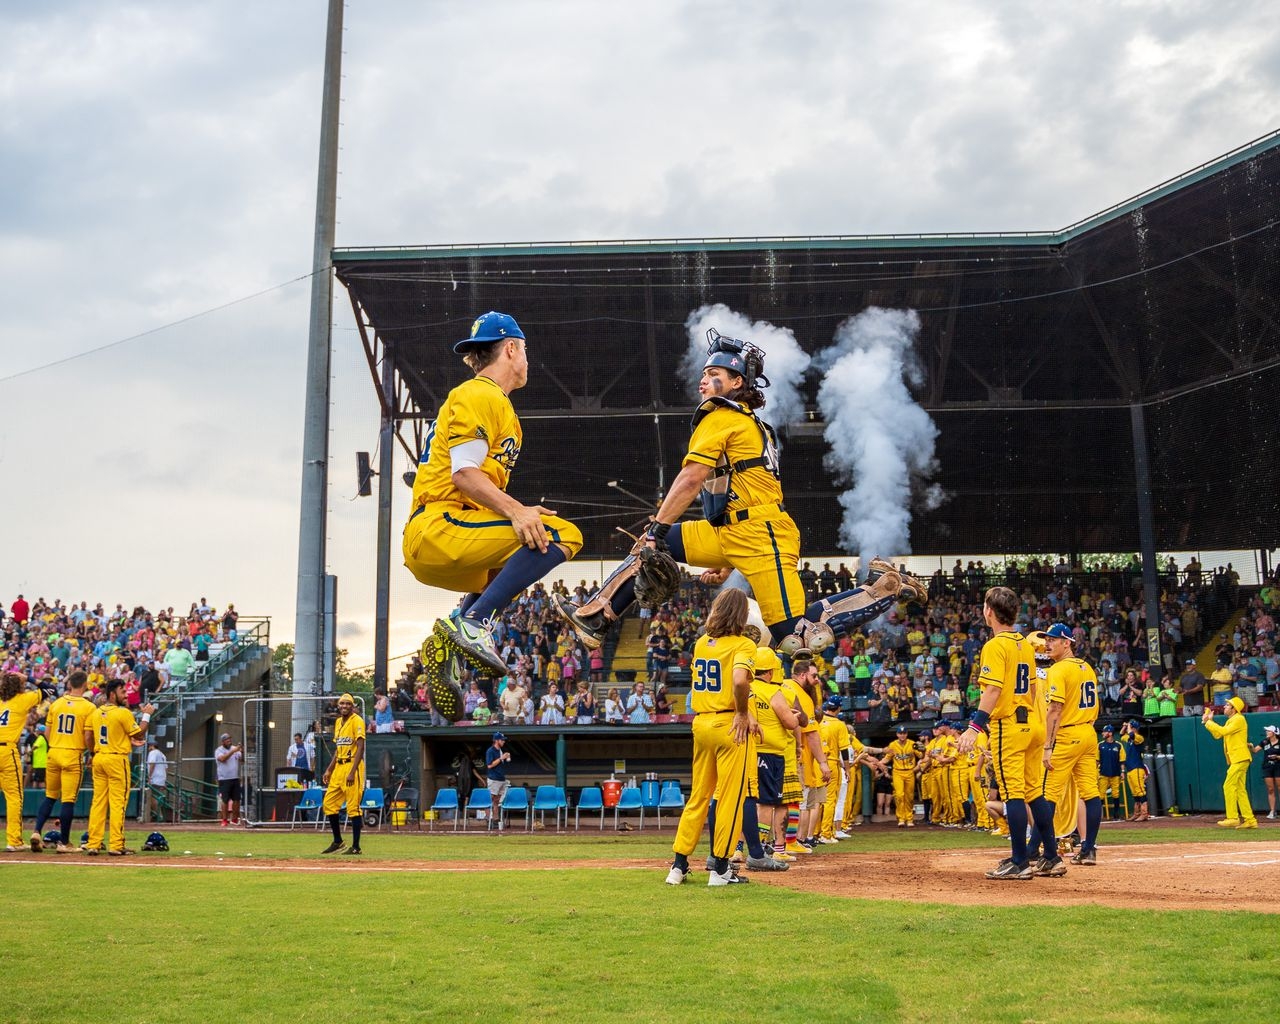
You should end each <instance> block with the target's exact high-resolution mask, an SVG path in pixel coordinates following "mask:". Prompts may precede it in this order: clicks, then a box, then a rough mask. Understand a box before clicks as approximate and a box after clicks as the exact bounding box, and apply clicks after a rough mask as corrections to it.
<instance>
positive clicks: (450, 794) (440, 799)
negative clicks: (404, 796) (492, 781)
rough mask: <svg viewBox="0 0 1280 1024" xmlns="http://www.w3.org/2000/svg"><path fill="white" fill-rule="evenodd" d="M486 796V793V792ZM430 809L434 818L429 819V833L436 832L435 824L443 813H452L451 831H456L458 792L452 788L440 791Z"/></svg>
mask: <svg viewBox="0 0 1280 1024" xmlns="http://www.w3.org/2000/svg"><path fill="white" fill-rule="evenodd" d="M485 795H486V796H487V795H488V793H487V792H486V794H485ZM431 809H432V810H433V811H435V817H434V818H432V819H431V827H430V829H429V831H431V832H434V831H435V830H436V822H437V821H438V820H440V815H441V813H442V812H443V811H453V830H454V831H455V832H457V831H458V818H459V814H458V791H457V790H456V789H454V788H453V787H452V786H449V787H446V788H445V789H441V790H439V791H438V792H437V793H436V798H435V800H434V801H433V802H432V804H431Z"/></svg>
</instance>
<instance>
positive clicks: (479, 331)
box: [453, 310, 524, 353]
mask: <svg viewBox="0 0 1280 1024" xmlns="http://www.w3.org/2000/svg"><path fill="white" fill-rule="evenodd" d="M523 337H524V331H522V330H520V325H519V324H518V323H516V321H515V317H511V316H508V315H507V314H506V313H499V312H498V311H497V310H490V311H489V312H488V313H482V314H480V316H478V317H476V318H475V320H474V321H473V322H472V324H471V336H470V337H469V338H463V339H462V340H461V341H460V342H458V343H457V344H456V345H454V346H453V350H454V351H455V352H459V353H461V352H466V351H467V349H469V348H473V347H474V346H476V345H488V344H489V343H490V342H493V341H506V339H508V338H523Z"/></svg>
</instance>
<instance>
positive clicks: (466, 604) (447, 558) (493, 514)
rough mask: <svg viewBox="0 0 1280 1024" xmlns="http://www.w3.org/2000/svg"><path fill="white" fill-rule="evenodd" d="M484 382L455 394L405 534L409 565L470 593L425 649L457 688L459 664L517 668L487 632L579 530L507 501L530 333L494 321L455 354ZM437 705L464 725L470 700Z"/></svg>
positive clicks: (480, 324) (435, 680) (519, 437)
mask: <svg viewBox="0 0 1280 1024" xmlns="http://www.w3.org/2000/svg"><path fill="white" fill-rule="evenodd" d="M453 350H454V351H455V352H457V353H460V354H461V355H462V357H463V361H464V362H465V363H466V364H467V367H468V368H469V369H470V370H471V371H472V372H473V373H474V374H475V376H474V377H472V378H471V379H470V380H468V381H465V382H464V383H462V384H459V385H458V386H457V387H456V388H454V389H453V390H452V391H450V392H449V395H448V397H446V398H445V400H444V404H443V405H442V406H441V407H440V411H439V412H438V413H437V415H436V419H435V421H434V422H433V423H432V425H431V428H430V430H429V431H428V435H427V444H426V449H425V450H424V451H423V453H422V458H421V460H420V461H419V463H418V470H417V475H416V476H415V478H414V483H413V511H412V512H410V514H409V521H408V523H407V524H406V525H405V529H404V561H405V565H406V566H407V567H408V569H409V571H410V572H412V573H413V575H414V576H415V577H416V578H417V579H418V580H419V581H420V582H422V583H425V584H427V586H431V587H442V588H443V589H445V590H453V591H457V592H460V593H463V594H465V596H464V597H463V599H462V603H461V607H460V614H458V615H457V616H456V617H453V618H445V619H440V620H439V621H437V622H436V624H435V627H434V629H433V631H432V635H431V636H429V637H428V638H427V639H426V640H425V641H424V642H423V645H422V664H423V668H424V669H425V671H426V673H427V677H428V680H429V682H430V683H432V684H434V685H436V686H438V685H439V683H440V680H441V679H442V678H448V680H449V683H450V684H451V688H453V689H456V680H455V679H454V678H453V675H454V660H455V657H461V658H463V659H465V660H466V661H468V662H470V663H471V664H472V665H474V666H476V667H477V668H480V669H482V670H484V671H486V672H489V673H492V674H494V675H495V676H499V677H500V676H502V675H503V674H505V673H506V671H507V666H506V664H505V663H504V662H503V660H502V658H501V657H500V656H499V654H498V651H497V648H496V647H495V646H494V642H493V637H492V633H491V630H490V628H489V626H488V625H487V623H488V622H489V621H490V620H492V619H493V618H494V617H496V616H497V614H498V613H499V612H501V611H502V610H503V609H504V608H506V607H507V605H508V604H510V603H511V601H512V599H513V598H515V596H516V595H517V594H519V593H520V591H522V590H524V589H525V588H526V587H528V586H529V585H530V584H532V583H535V582H537V581H538V580H540V579H542V577H544V576H545V575H546V574H547V573H549V572H550V571H551V570H552V569H554V568H555V567H556V566H558V565H560V564H561V563H562V562H564V561H566V560H567V559H571V558H573V556H574V555H576V554H577V553H578V551H579V549H580V548H581V547H582V534H581V532H580V531H579V530H578V528H577V527H576V526H574V525H573V524H572V523H570V522H567V521H566V520H564V519H561V518H559V517H558V516H557V515H556V514H555V513H554V512H553V511H551V510H550V509H546V508H543V507H542V506H541V505H524V504H522V503H521V502H519V501H517V500H516V499H515V498H513V497H511V495H509V494H508V493H507V486H508V484H509V483H510V480H511V473H512V471H513V470H514V469H515V466H516V460H517V459H518V458H519V457H520V447H521V444H522V442H523V438H524V434H523V431H522V430H521V427H520V420H519V419H518V418H517V416H516V412H515V409H514V408H513V407H512V405H511V398H510V397H509V396H510V395H511V392H513V391H515V390H517V389H519V388H522V387H524V386H525V384H526V383H527V382H528V379H529V356H528V351H527V349H526V341H525V336H524V332H523V331H521V330H520V326H519V325H518V324H517V323H516V322H515V320H514V319H513V318H511V317H509V316H507V315H506V314H505V313H498V312H489V313H485V314H484V315H483V316H481V317H479V318H477V319H476V321H475V322H474V323H473V324H472V325H471V334H470V336H469V337H466V338H463V339H462V341H460V342H458V343H457V344H456V345H454V346H453ZM455 697H456V699H455V700H454V701H453V702H452V703H450V702H448V701H444V700H441V701H437V702H436V704H437V707H440V706H441V705H447V706H448V707H450V708H452V709H454V710H455V711H456V712H457V715H458V716H459V717H460V716H461V714H462V694H461V693H460V692H458V693H456V694H455Z"/></svg>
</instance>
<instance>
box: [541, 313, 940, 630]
mask: <svg viewBox="0 0 1280 1024" xmlns="http://www.w3.org/2000/svg"><path fill="white" fill-rule="evenodd" d="M707 339H708V350H707V359H706V363H705V364H704V365H703V368H702V379H701V381H700V382H699V384H698V394H699V396H700V397H701V399H702V401H701V404H699V406H698V408H697V410H696V411H695V412H694V414H693V436H692V437H691V438H690V440H689V450H688V453H687V454H686V455H685V457H684V463H683V465H682V467H681V469H680V473H679V474H678V475H677V476H676V478H675V480H674V481H672V484H671V488H670V489H669V490H668V491H667V494H666V497H665V498H664V499H663V502H662V506H661V507H660V508H659V509H658V512H657V515H656V517H655V520H654V522H653V523H651V524H650V526H649V530H648V532H647V534H646V535H645V537H646V541H647V543H648V544H650V545H651V546H654V547H659V548H661V547H666V548H668V549H669V550H670V553H671V555H672V557H673V558H675V560H676V561H678V562H688V563H689V564H691V565H697V566H702V567H703V568H705V569H707V570H709V571H708V572H707V573H704V574H703V577H702V579H703V582H704V583H723V582H724V581H725V580H726V579H727V578H728V576H729V574H730V572H731V571H732V570H734V569H737V570H738V571H739V572H741V573H742V575H743V576H745V577H746V579H747V582H748V584H750V587H751V591H752V593H753V595H754V596H755V599H756V601H758V602H759V604H760V613H761V615H762V616H763V617H764V621H765V623H766V625H768V627H769V632H770V633H771V634H772V637H773V645H774V646H776V647H777V648H778V650H780V651H782V652H783V653H784V654H794V653H795V652H796V651H797V650H799V649H800V648H802V647H806V648H810V649H812V650H814V651H822V650H824V649H825V648H826V647H828V646H829V645H830V644H831V643H832V642H833V641H834V639H835V636H836V635H837V634H843V633H846V632H848V631H849V630H851V629H853V628H855V627H856V626H857V625H858V624H860V623H862V622H867V621H869V620H871V619H874V618H876V617H877V616H879V615H881V614H882V613H884V612H886V611H888V610H889V608H891V607H892V606H893V605H894V604H896V603H897V601H898V600H899V597H900V596H905V597H907V598H909V599H913V600H918V601H920V602H923V601H925V600H926V599H927V597H928V590H927V589H926V588H925V587H924V585H923V584H921V583H920V582H919V581H918V580H916V579H913V578H912V577H910V576H906V575H903V574H900V573H898V572H897V571H896V570H895V569H894V568H893V566H891V565H889V564H888V563H886V562H881V561H879V560H876V561H873V562H872V563H871V565H870V566H868V568H869V569H870V572H871V575H870V576H869V577H868V582H867V584H866V586H864V587H859V588H857V589H855V590H849V591H846V592H845V593H842V594H836V595H834V596H833V597H830V598H828V599H826V600H823V601H819V602H816V603H814V604H811V605H809V606H808V607H806V606H805V595H804V586H803V585H802V584H801V582H800V576H799V574H798V571H797V568H796V566H797V563H798V561H799V557H800V532H799V530H797V529H796V524H795V523H794V522H793V521H792V519H791V516H790V515H788V514H787V512H786V510H785V509H784V508H783V503H782V484H781V482H780V476H779V469H778V443H777V437H776V435H775V434H774V431H773V427H771V426H770V425H769V424H767V423H765V422H764V421H763V420H761V419H760V417H759V416H757V415H756V412H755V411H756V410H757V409H761V408H764V405H765V397H764V392H763V389H764V388H767V387H768V386H769V378H768V377H766V376H765V375H764V352H762V351H761V350H760V349H759V348H757V347H756V346H755V345H752V344H750V343H749V342H742V341H737V340H735V339H733V338H725V337H722V336H721V335H720V334H719V333H717V332H716V330H715V329H714V328H712V329H711V330H709V331H708V332H707ZM699 497H700V498H701V501H702V511H703V515H704V517H705V518H703V519H702V520H699V521H696V522H685V523H681V522H679V519H680V517H681V516H682V515H684V512H685V509H687V508H688V507H689V506H690V505H691V504H692V503H693V501H694V500H695V499H696V498H699ZM640 562H641V559H639V558H637V557H635V556H632V557H631V558H629V559H628V560H627V561H626V562H624V563H623V564H622V566H620V567H619V568H618V569H617V570H616V571H615V572H614V573H613V574H612V575H611V576H610V577H609V579H607V580H606V581H605V583H604V585H603V586H601V588H600V589H599V590H598V591H597V592H596V593H595V594H594V595H592V597H591V598H590V599H589V600H588V601H586V602H585V603H584V604H583V605H582V607H581V608H578V607H575V606H574V605H573V604H572V602H570V601H569V600H568V599H566V598H562V599H560V600H559V601H558V602H557V607H558V609H559V610H560V613H561V614H562V615H563V616H564V617H565V618H567V619H568V620H569V621H570V622H571V623H572V624H573V627H574V631H575V632H576V633H577V634H578V636H579V637H580V638H581V639H582V641H583V642H584V643H585V644H587V645H588V646H590V647H599V646H600V645H601V644H602V643H603V642H604V637H605V634H606V633H608V631H609V627H610V625H611V624H612V623H613V622H615V621H616V620H617V619H619V618H621V617H622V615H623V614H624V613H625V612H626V610H627V608H628V607H630V605H631V603H632V601H633V600H634V598H635V575H636V573H637V572H638V571H640V569H641V566H640Z"/></svg>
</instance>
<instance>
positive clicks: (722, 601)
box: [706, 588, 748, 637]
mask: <svg viewBox="0 0 1280 1024" xmlns="http://www.w3.org/2000/svg"><path fill="white" fill-rule="evenodd" d="M747 613H748V606H747V595H746V594H744V593H743V592H742V591H741V590H738V589H736V588H727V589H724V590H721V591H720V593H719V594H717V595H716V599H715V600H714V601H712V602H711V611H710V613H708V615H707V628H706V633H707V636H710V637H720V636H742V635H743V633H742V631H743V630H744V629H746V628H747Z"/></svg>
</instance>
